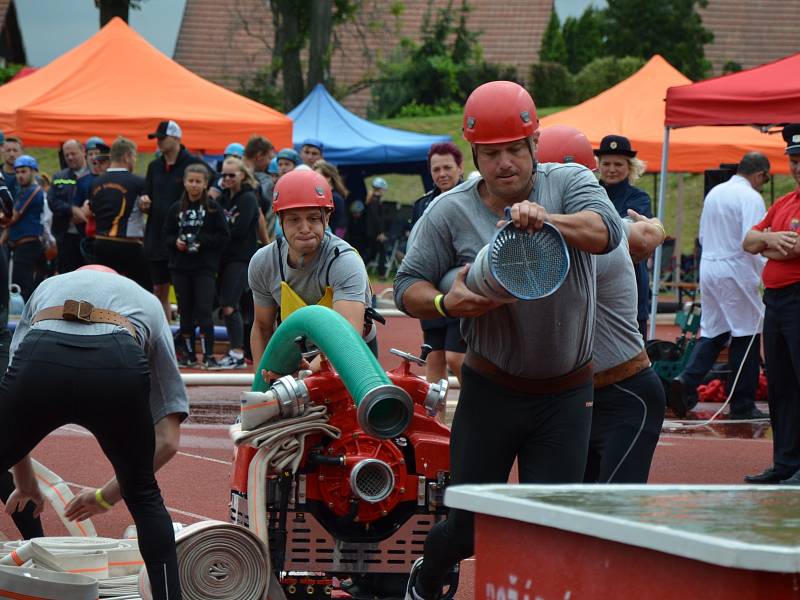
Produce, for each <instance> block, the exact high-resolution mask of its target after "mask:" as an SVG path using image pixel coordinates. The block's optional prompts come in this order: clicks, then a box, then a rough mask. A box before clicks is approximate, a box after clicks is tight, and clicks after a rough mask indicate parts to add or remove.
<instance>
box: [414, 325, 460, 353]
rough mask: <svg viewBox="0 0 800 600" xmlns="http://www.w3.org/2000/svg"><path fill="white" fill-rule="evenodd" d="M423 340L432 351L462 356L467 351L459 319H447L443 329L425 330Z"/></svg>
mask: <svg viewBox="0 0 800 600" xmlns="http://www.w3.org/2000/svg"><path fill="white" fill-rule="evenodd" d="M443 320H444V319H443ZM422 339H423V341H424V342H425V343H426V344H428V345H429V346H430V347H431V348H432V351H436V350H444V351H445V352H460V353H461V354H464V353H465V352H466V351H467V344H466V342H464V339H463V338H462V337H461V326H460V321H459V319H447V320H446V321H445V323H444V325H442V326H441V327H433V328H431V329H423V330H422Z"/></svg>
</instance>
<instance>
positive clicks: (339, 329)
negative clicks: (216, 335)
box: [253, 305, 414, 439]
mask: <svg viewBox="0 0 800 600" xmlns="http://www.w3.org/2000/svg"><path fill="white" fill-rule="evenodd" d="M298 337H306V338H308V339H309V340H311V341H312V342H314V344H316V346H317V347H319V348H320V350H322V351H323V352H324V353H325V356H326V357H327V358H328V360H330V361H331V363H332V364H333V366H334V367H335V368H336V371H337V372H338V373H339V377H341V379H342V382H343V383H344V385H345V387H346V388H347V391H348V392H350V395H351V396H352V397H353V400H354V402H355V405H356V407H357V415H358V423H359V425H360V426H361V428H362V429H363V430H364V431H365V432H366V433H368V434H369V435H372V436H374V437H377V438H383V439H387V438H392V437H395V436H397V435H400V434H401V433H402V432H403V431H405V429H406V428H407V427H408V425H409V423H410V422H411V417H412V416H413V414H414V403H413V402H412V400H411V397H410V396H409V395H408V393H407V392H406V391H405V390H403V389H402V388H400V387H397V386H395V385H392V383H391V381H390V380H389V377H388V376H387V375H386V372H385V371H384V370H383V369H382V368H381V366H380V364H379V363H378V360H377V359H376V358H375V356H374V355H373V354H372V352H371V351H370V350H369V348H367V346H366V344H365V343H364V341H363V340H362V339H361V336H360V335H359V334H358V333H357V332H356V330H355V329H353V327H352V326H351V325H350V323H348V322H347V320H346V319H345V318H344V317H342V316H341V315H340V314H339V313H337V312H336V311H334V310H331V309H330V308H326V307H324V306H316V305H315V306H305V307H303V308H301V309H299V310H296V311H295V312H293V313H292V314H291V315H289V317H287V318H286V320H284V321H283V322H282V323H281V324H280V326H279V327H278V328H277V329H276V330H275V333H274V334H273V335H272V337H271V338H270V341H269V344H268V345H267V348H266V350H265V351H264V356H263V357H262V358H261V363H260V364H259V366H258V369H256V373H260V372H261V371H262V370H263V369H266V370H268V371H273V372H275V373H280V374H282V375H286V374H288V373H294V372H295V371H297V370H298V368H299V366H300V360H301V358H302V356H301V353H300V348H299V347H298V346H297V344H296V343H295V340H296V339H297V338H298ZM266 387H267V386H266V383H265V382H264V381H263V379H262V378H260V377H256V378H255V380H254V381H253V391H256V392H263V391H266Z"/></svg>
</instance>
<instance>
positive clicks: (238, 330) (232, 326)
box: [217, 261, 248, 349]
mask: <svg viewBox="0 0 800 600" xmlns="http://www.w3.org/2000/svg"><path fill="white" fill-rule="evenodd" d="M247 267H248V263H246V262H243V261H233V262H229V263H227V264H225V265H222V267H221V268H220V272H219V277H217V293H218V294H219V305H220V306H222V307H225V306H230V307H232V308H233V312H232V313H231V314H229V315H226V316H225V328H226V329H227V330H228V341H229V342H230V347H231V348H232V349H233V348H244V322H243V321H242V313H241V310H240V304H239V302H240V301H241V298H242V294H243V293H244V290H245V288H246V287H247Z"/></svg>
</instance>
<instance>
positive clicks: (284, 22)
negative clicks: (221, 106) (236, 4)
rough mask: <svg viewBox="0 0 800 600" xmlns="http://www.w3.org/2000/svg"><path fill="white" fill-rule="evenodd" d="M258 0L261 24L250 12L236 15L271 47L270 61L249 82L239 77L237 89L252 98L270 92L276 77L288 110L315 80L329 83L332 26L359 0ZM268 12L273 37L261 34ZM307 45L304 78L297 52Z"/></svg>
mask: <svg viewBox="0 0 800 600" xmlns="http://www.w3.org/2000/svg"><path fill="white" fill-rule="evenodd" d="M262 3H263V6H264V10H263V12H262V15H261V17H262V20H261V22H260V23H259V19H258V16H254V15H253V14H252V11H251V12H248V13H246V14H245V13H243V12H239V20H240V22H241V24H242V26H243V27H244V30H245V32H246V33H247V34H248V35H250V36H251V37H256V38H259V39H260V40H261V41H262V42H263V43H264V46H265V48H266V50H267V51H268V52H270V61H269V66H268V67H266V68H264V69H261V70H260V71H259V72H258V73H256V74H255V75H254V76H253V78H252V79H251V80H250V81H243V82H242V85H241V91H242V92H243V93H245V94H246V95H248V96H249V97H252V98H255V99H262V98H265V97H274V90H275V89H277V88H278V76H280V78H281V79H282V83H283V102H282V104H283V108H284V109H285V110H290V109H291V108H293V107H295V106H297V105H298V104H299V103H300V102H301V101H302V100H303V98H304V97H305V95H306V92H307V91H308V90H310V89H311V88H312V87H314V86H315V85H316V84H318V83H324V84H330V81H331V78H330V61H331V54H332V42H331V40H332V36H333V31H334V29H335V27H336V26H337V25H339V24H341V23H344V22H346V21H348V20H351V19H352V18H353V17H354V15H355V14H356V13H357V11H358V9H359V7H360V4H361V3H360V1H359V0H262ZM237 10H238V8H237ZM267 15H269V17H271V23H272V27H271V30H272V32H273V36H272V39H271V40H270V39H267V38H266V37H265V36H263V35H261V34H260V33H259V32H260V31H264V30H266V29H267V28H266V27H265V26H264V22H263V17H264V16H267ZM259 25H260V26H259ZM306 48H308V71H307V76H306V77H305V78H304V74H303V64H302V61H301V54H302V52H303V51H304V50H305V49H306ZM264 86H266V87H264ZM262 88H263V89H262Z"/></svg>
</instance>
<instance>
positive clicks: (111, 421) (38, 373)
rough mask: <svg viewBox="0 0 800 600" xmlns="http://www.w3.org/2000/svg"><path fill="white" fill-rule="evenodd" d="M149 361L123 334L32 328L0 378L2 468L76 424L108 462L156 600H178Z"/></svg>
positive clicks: (178, 589)
mask: <svg viewBox="0 0 800 600" xmlns="http://www.w3.org/2000/svg"><path fill="white" fill-rule="evenodd" d="M149 394H150V375H149V371H148V366H147V358H146V357H145V354H144V352H143V351H142V349H141V348H140V347H139V346H138V345H137V344H136V342H135V341H134V339H133V338H132V337H131V336H130V335H129V334H127V333H116V334H108V335H93V336H84V335H72V334H64V333H56V332H52V331H44V330H38V329H32V330H31V331H29V332H28V334H27V335H26V336H25V339H24V340H23V341H22V344H20V346H19V349H18V350H17V353H16V355H15V356H14V360H13V362H12V364H11V366H10V367H9V368H8V371H6V374H5V376H4V377H3V380H2V381H0V472H1V471H5V470H7V469H9V468H10V467H11V466H13V465H15V464H16V463H18V462H19V461H20V460H21V459H22V458H24V457H25V455H27V454H28V453H29V452H30V451H31V450H33V449H34V448H35V447H36V445H37V444H38V443H39V442H40V441H41V440H42V439H43V438H44V437H45V436H46V435H47V434H49V433H50V432H51V431H53V430H55V429H57V428H58V427H61V426H62V425H66V424H67V423H76V424H78V425H80V426H82V427H85V428H86V429H88V430H89V431H90V432H92V434H93V435H94V436H95V437H96V438H97V441H98V442H99V444H100V447H101V448H102V449H103V452H104V454H105V455H106V457H108V459H109V460H110V461H111V464H112V465H113V467H114V472H115V473H116V476H117V480H118V481H119V484H120V489H121V491H122V498H123V499H124V500H125V504H126V505H127V507H128V510H130V512H131V515H132V516H133V520H134V522H135V523H136V528H137V530H138V532H139V548H140V550H141V552H142V557H143V558H144V562H145V565H146V567H147V573H148V576H149V578H150V584H151V586H152V589H153V598H154V600H180V597H181V592H180V582H179V579H178V565H177V558H176V555H175V534H174V532H173V529H172V521H171V519H170V516H169V513H167V510H166V508H165V507H164V501H163V499H162V498H161V491H160V490H159V488H158V483H156V479H155V475H154V473H153V454H154V452H155V430H154V428H153V421H152V417H151V413H150V404H149Z"/></svg>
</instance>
